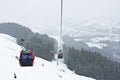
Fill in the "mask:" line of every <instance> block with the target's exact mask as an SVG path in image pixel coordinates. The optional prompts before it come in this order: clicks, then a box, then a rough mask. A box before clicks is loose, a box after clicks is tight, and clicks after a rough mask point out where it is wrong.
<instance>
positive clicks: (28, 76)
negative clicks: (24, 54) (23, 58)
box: [0, 34, 95, 80]
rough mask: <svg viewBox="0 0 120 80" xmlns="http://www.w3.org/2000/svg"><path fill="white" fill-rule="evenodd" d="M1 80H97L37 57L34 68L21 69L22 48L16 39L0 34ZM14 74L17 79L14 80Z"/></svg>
mask: <svg viewBox="0 0 120 80" xmlns="http://www.w3.org/2000/svg"><path fill="white" fill-rule="evenodd" d="M0 50H1V55H0V64H1V65H0V80H95V79H93V78H89V77H85V76H80V75H77V74H75V73H74V72H72V71H70V70H69V69H68V68H67V67H66V65H65V64H63V63H60V65H59V66H57V65H56V61H52V62H49V61H46V60H44V59H42V58H38V57H35V62H34V66H33V67H20V66H19V62H18V60H17V59H16V58H15V57H16V56H19V52H20V50H21V46H19V45H17V44H16V39H15V38H13V37H11V36H9V35H6V34H0ZM14 73H15V74H16V75H17V78H16V79H15V78H14Z"/></svg>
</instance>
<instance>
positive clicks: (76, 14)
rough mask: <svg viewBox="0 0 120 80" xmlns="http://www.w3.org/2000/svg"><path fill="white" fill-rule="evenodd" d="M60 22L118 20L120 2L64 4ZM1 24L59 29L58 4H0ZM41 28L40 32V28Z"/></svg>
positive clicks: (51, 0) (22, 0)
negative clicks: (48, 26) (52, 26)
mask: <svg viewBox="0 0 120 80" xmlns="http://www.w3.org/2000/svg"><path fill="white" fill-rule="evenodd" d="M63 1H64V5H63V7H64V8H63V21H65V22H66V21H73V22H79V21H80V20H82V19H83V20H85V19H96V18H110V19H114V20H115V19H119V18H120V0H63ZM0 22H17V23H20V24H23V25H26V26H29V27H36V28H37V27H38V26H39V27H40V25H43V26H44V27H45V26H47V25H54V26H55V25H59V23H60V0H0ZM43 26H42V27H41V28H43Z"/></svg>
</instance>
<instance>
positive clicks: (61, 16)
mask: <svg viewBox="0 0 120 80" xmlns="http://www.w3.org/2000/svg"><path fill="white" fill-rule="evenodd" d="M62 18H63V0H61V15H60V47H62V26H63V25H62V24H63V23H62Z"/></svg>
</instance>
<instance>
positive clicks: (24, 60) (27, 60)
mask: <svg viewBox="0 0 120 80" xmlns="http://www.w3.org/2000/svg"><path fill="white" fill-rule="evenodd" d="M34 59H35V56H34V54H33V52H32V51H29V52H28V51H24V50H22V51H21V52H20V56H19V64H20V66H33V63H34Z"/></svg>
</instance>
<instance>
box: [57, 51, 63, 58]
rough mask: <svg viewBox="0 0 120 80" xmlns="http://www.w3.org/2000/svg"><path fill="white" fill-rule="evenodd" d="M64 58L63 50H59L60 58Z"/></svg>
mask: <svg viewBox="0 0 120 80" xmlns="http://www.w3.org/2000/svg"><path fill="white" fill-rule="evenodd" d="M62 58H63V51H62V50H61V49H60V50H59V51H58V59H62Z"/></svg>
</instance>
